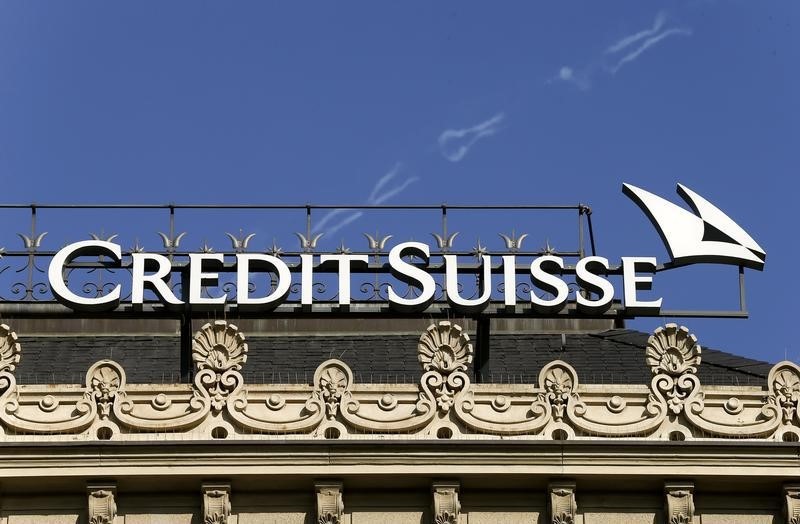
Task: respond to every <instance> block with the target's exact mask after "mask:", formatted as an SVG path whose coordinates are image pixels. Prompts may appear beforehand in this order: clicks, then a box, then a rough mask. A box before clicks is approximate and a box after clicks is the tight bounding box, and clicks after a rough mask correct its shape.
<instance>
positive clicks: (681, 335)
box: [646, 324, 701, 377]
mask: <svg viewBox="0 0 800 524" xmlns="http://www.w3.org/2000/svg"><path fill="white" fill-rule="evenodd" d="M700 353H701V350H700V345H699V344H698V343H697V338H695V336H694V335H692V334H691V333H689V330H688V329H687V328H685V327H683V326H680V327H678V325H677V324H667V325H666V326H664V327H659V328H657V329H656V330H655V331H654V332H653V334H652V335H651V336H650V338H649V339H648V340H647V350H646V355H647V358H646V362H647V365H648V366H649V367H650V371H652V372H653V375H658V374H659V373H666V374H667V375H669V376H671V377H678V376H680V375H683V374H684V373H697V368H698V366H699V365H700Z"/></svg>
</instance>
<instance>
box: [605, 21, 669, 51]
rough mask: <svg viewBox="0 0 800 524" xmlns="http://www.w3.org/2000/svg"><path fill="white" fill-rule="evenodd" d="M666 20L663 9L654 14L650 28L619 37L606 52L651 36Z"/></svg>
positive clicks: (619, 49) (620, 48) (620, 49)
mask: <svg viewBox="0 0 800 524" xmlns="http://www.w3.org/2000/svg"><path fill="white" fill-rule="evenodd" d="M666 21H667V15H666V13H664V12H663V11H662V12H660V13H658V14H657V15H656V19H655V21H654V22H653V27H652V28H650V29H645V30H644V31H639V32H638V33H634V34H632V35H628V36H626V37H623V38H621V39H620V40H618V41H617V42H616V43H615V44H612V45H610V46H609V47H608V49H606V54H609V53H616V52H617V51H622V50H623V49H625V48H626V47H628V46H629V45H631V44H633V43H635V42H638V41H639V40H641V39H642V38H647V37H649V36H653V35H655V34H657V33H658V32H659V31H661V28H662V27H664V22H666Z"/></svg>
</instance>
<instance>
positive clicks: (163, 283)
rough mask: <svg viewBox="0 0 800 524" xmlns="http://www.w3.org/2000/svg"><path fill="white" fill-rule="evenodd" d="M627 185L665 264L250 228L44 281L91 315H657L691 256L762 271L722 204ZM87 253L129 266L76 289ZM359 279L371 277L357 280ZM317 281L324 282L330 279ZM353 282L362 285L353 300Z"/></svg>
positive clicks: (517, 244)
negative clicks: (669, 277)
mask: <svg viewBox="0 0 800 524" xmlns="http://www.w3.org/2000/svg"><path fill="white" fill-rule="evenodd" d="M623 191H624V193H625V194H627V195H628V196H629V197H631V198H632V199H633V200H634V202H636V203H637V204H638V205H639V206H640V207H641V209H642V210H643V211H644V212H645V213H646V214H647V216H649V217H650V219H651V220H652V222H653V224H654V225H655V227H656V228H657V230H658V231H659V233H660V234H661V237H662V239H663V240H664V243H665V246H666V248H667V251H668V252H669V254H670V256H671V261H670V262H667V263H666V264H662V265H659V263H658V262H657V259H656V257H654V256H624V257H621V258H620V259H619V260H615V261H613V262H612V261H610V260H609V259H608V258H606V257H603V256H598V255H596V254H592V255H591V256H585V254H584V253H582V252H580V253H579V254H578V256H577V257H574V258H575V259H576V260H575V262H574V264H570V263H569V262H568V261H567V260H565V257H564V256H560V255H559V254H558V253H557V252H549V251H545V252H543V253H538V254H537V255H536V256H531V255H530V254H523V253H521V250H520V248H521V244H522V241H523V239H524V236H525V235H520V236H519V237H517V236H516V235H512V236H508V235H501V236H502V237H503V240H504V241H505V243H506V245H507V247H508V252H506V253H503V254H492V253H489V252H488V251H487V250H485V249H481V246H480V245H479V247H478V248H477V249H476V251H474V252H473V253H472V255H473V256H472V257H470V260H469V261H465V257H464V256H463V255H462V256H461V257H459V255H458V254H455V253H453V252H451V251H450V250H449V249H448V248H450V247H451V245H452V241H453V238H454V237H455V234H451V235H449V236H448V235H447V232H446V231H445V232H443V234H442V235H438V234H436V235H434V237H435V239H436V242H437V246H438V253H437V252H436V251H435V249H436V248H433V249H432V247H431V246H429V245H428V244H425V243H422V242H416V241H409V242H399V243H396V244H395V245H393V246H391V247H390V248H388V250H387V249H386V245H387V243H388V241H389V239H390V237H389V236H387V237H383V238H375V237H372V236H370V235H367V238H368V240H369V244H370V249H371V250H370V252H364V253H353V252H351V250H349V249H346V248H344V246H342V247H341V248H340V249H339V250H338V251H337V252H335V253H314V252H313V251H314V249H315V248H316V243H317V241H318V240H319V238H320V236H321V234H316V235H313V234H312V231H311V230H310V228H309V230H308V231H307V233H306V234H305V235H303V234H300V233H298V234H297V236H298V238H299V239H300V241H301V246H302V247H303V252H301V253H295V254H288V253H283V252H282V250H280V249H279V248H275V247H274V246H273V249H272V250H271V252H268V253H267V252H264V253H257V252H245V249H246V248H247V243H248V242H249V240H250V239H251V238H252V236H253V235H252V234H251V235H249V236H246V237H243V238H241V239H240V238H237V237H235V236H233V235H230V234H228V236H229V237H230V238H231V239H232V242H233V246H234V248H235V252H233V253H230V254H225V253H214V252H210V251H211V250H204V251H205V252H190V253H186V254H185V255H183V256H181V257H176V256H175V253H174V249H173V250H172V251H169V252H167V253H148V252H144V251H142V250H132V251H131V252H128V253H125V252H123V248H122V246H121V245H120V244H118V243H115V242H113V241H112V240H113V239H114V237H111V238H108V239H106V240H102V239H100V238H97V237H96V236H95V238H93V239H92V240H84V241H79V242H74V243H71V244H69V245H67V246H65V247H64V248H62V249H60V250H58V251H57V252H55V253H54V254H53V255H52V257H51V258H50V261H49V267H48V270H47V280H48V286H49V289H50V290H51V292H52V294H53V297H54V298H55V299H56V300H57V301H59V302H60V303H62V304H64V305H66V306H67V307H69V308H71V309H74V310H87V311H105V310H114V309H117V308H119V307H120V305H123V306H124V305H126V304H127V306H129V307H132V308H141V307H142V306H144V305H145V304H153V303H156V304H159V303H160V304H162V305H164V306H166V307H167V308H178V309H179V308H183V307H186V306H189V307H192V308H199V309H202V308H208V309H215V308H222V307H231V306H232V307H236V308H238V309H239V310H240V311H255V312H269V311H273V310H275V309H277V308H280V307H286V306H294V307H296V308H299V309H300V310H301V311H302V310H309V309H313V308H314V307H316V306H318V305H320V304H324V305H326V306H328V307H333V308H336V309H337V310H338V311H348V310H350V309H351V308H358V307H359V306H363V305H370V306H372V307H375V306H377V307H378V308H383V307H387V308H388V309H389V310H392V311H395V312H399V313H424V312H426V311H428V310H429V308H431V306H432V305H433V304H435V303H436V304H439V305H440V307H442V306H443V307H446V308H450V309H452V310H453V311H455V312H457V313H459V314H477V313H481V312H483V311H484V310H486V309H487V308H488V307H489V306H493V308H494V311H496V312H497V311H500V312H505V313H506V314H520V313H521V314H532V315H542V316H546V315H559V314H563V313H565V312H570V313H571V314H575V315H585V316H602V315H605V314H607V313H608V312H610V311H611V312H613V313H614V314H622V315H625V316H634V315H636V316H656V315H663V314H667V313H666V312H664V311H662V309H661V306H662V302H663V298H662V297H660V296H643V294H642V292H644V291H646V290H649V289H651V288H652V285H653V281H654V277H655V275H656V274H657V271H660V270H665V269H669V268H671V267H675V266H680V265H686V264H693V263H723V264H734V265H738V266H740V267H750V268H755V269H759V270H760V269H762V268H763V266H764V261H765V259H766V253H765V252H764V250H763V249H762V248H761V247H760V246H759V245H758V244H757V243H756V242H755V241H754V240H753V239H752V238H751V237H750V236H749V235H748V234H747V233H746V232H745V231H744V230H743V229H742V228H741V227H740V226H738V225H737V224H736V223H735V222H734V221H733V220H731V219H730V218H729V217H727V216H726V215H725V214H724V213H722V211H720V210H719V209H718V208H716V207H715V206H714V205H712V204H711V203H710V202H708V201H707V200H705V199H704V198H702V197H701V196H699V195H698V194H697V193H694V192H692V191H691V190H690V189H688V188H686V187H685V186H683V185H678V192H679V194H680V195H681V196H682V197H683V198H684V199H685V200H686V201H687V202H688V203H689V205H690V206H691V207H692V208H693V210H694V212H695V213H691V212H689V211H686V210H685V209H683V208H680V207H678V206H676V205H674V204H672V203H671V202H668V201H666V200H664V199H662V198H660V197H658V196H656V195H654V194H652V193H649V192H647V191H645V190H643V189H640V188H637V187H635V186H632V185H629V184H625V185H624V186H623ZM581 213H583V210H581ZM161 235H162V237H163V239H164V245H165V247H168V246H170V242H171V243H172V247H173V248H174V247H177V245H178V243H179V242H180V237H181V236H182V235H178V236H177V237H176V239H174V240H173V239H171V238H170V237H167V236H166V235H164V234H163V233H162V234H161ZM26 238H27V237H26ZM40 240H41V238H39V239H37V241H40ZM87 260H89V261H94V262H95V263H96V264H95V265H94V266H92V267H93V271H99V272H104V271H105V272H110V271H115V270H117V269H124V270H125V271H123V272H121V274H122V275H125V277H124V278H123V277H121V276H120V273H114V275H115V276H113V277H111V276H109V277H107V278H106V279H105V282H104V283H103V284H101V285H100V286H99V287H97V286H95V288H94V290H95V292H94V293H87V292H86V289H85V288H82V289H79V290H77V289H75V288H74V285H73V286H71V285H70V284H71V283H70V275H71V273H72V271H74V270H75V269H76V268H78V267H82V266H81V263H84V264H85V263H86V261H87ZM356 275H362V276H363V275H368V276H369V277H374V279H373V280H372V282H366V281H363V280H362V281H361V282H356ZM459 275H461V276H460V277H459ZM177 276H179V278H176V277H177ZM226 278H227V279H228V280H227V281H226V282H224V283H221V279H222V280H225V279H226ZM319 278H324V279H327V284H326V283H321V282H320V281H319V280H318V279H319ZM380 278H383V279H385V280H383V281H379V279H380ZM362 279H363V277H362ZM259 282H261V283H266V284H264V285H259ZM615 282H616V285H615ZM328 284H329V285H330V286H332V287H333V286H335V289H336V293H335V295H333V296H332V297H329V298H327V299H321V298H320V297H319V296H318V294H317V293H315V290H318V289H319V287H320V286H323V287H324V286H326V285H328ZM354 284H356V286H357V290H358V291H359V292H358V296H356V297H354V293H353V290H354ZM670 314H675V312H670Z"/></svg>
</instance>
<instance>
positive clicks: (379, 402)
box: [0, 321, 800, 441]
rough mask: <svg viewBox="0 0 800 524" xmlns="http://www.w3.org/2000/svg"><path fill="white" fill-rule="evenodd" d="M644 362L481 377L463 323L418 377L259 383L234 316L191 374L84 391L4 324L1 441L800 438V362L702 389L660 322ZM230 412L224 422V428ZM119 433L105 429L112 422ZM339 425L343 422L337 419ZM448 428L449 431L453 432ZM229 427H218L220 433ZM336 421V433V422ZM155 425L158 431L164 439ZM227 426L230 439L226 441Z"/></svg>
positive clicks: (118, 375) (204, 340) (96, 368)
mask: <svg viewBox="0 0 800 524" xmlns="http://www.w3.org/2000/svg"><path fill="white" fill-rule="evenodd" d="M643 350H644V351H645V352H646V357H645V361H646V364H647V365H648V366H649V367H650V369H651V371H652V372H653V373H654V376H653V378H652V381H651V382H650V384H649V385H637V384H630V385H625V386H623V385H615V386H613V387H610V388H608V389H605V388H604V387H598V386H597V385H589V386H585V385H583V384H582V383H580V381H579V377H578V372H579V370H575V369H574V368H573V367H572V366H570V365H569V364H568V363H567V362H564V361H560V360H556V361H553V362H550V363H549V364H547V365H545V366H544V367H543V368H542V369H541V370H540V372H539V376H538V381H537V382H536V383H535V384H529V385H521V384H481V385H480V386H479V387H475V386H472V385H471V383H470V380H469V376H468V375H467V370H468V366H469V364H470V362H471V361H472V353H473V349H472V346H471V344H470V342H469V338H468V337H467V335H466V334H464V333H463V330H462V329H461V328H460V327H459V326H456V325H454V324H451V323H450V322H439V323H437V324H433V325H431V326H430V327H429V328H428V329H427V330H425V332H424V333H423V334H422V336H421V337H420V341H419V344H418V347H417V351H418V360H419V363H420V366H421V368H422V370H423V374H422V377H421V378H420V381H419V383H417V384H357V383H355V381H354V377H353V373H352V371H351V370H350V368H349V366H348V365H347V364H346V363H345V362H342V361H341V360H337V359H331V360H328V361H325V362H323V363H321V364H320V365H319V367H318V368H317V370H316V372H315V373H314V378H313V381H312V383H311V384H310V385H306V384H292V385H282V384H248V385H247V387H244V386H245V385H244V379H243V377H242V374H241V373H240V370H241V369H242V367H243V366H244V365H245V363H246V358H247V344H246V343H245V338H244V335H242V333H241V332H240V331H239V330H238V328H236V326H233V325H231V324H228V323H227V322H224V321H217V322H214V323H209V324H206V325H205V326H203V328H202V329H201V330H200V331H198V333H197V335H196V336H195V339H194V345H193V359H194V361H195V363H196V366H197V370H198V372H197V374H196V375H195V380H194V382H193V383H191V384H169V385H167V384H164V385H159V386H158V387H154V386H151V385H145V384H128V383H127V381H126V376H125V371H124V370H123V368H122V367H121V366H120V365H119V364H118V363H116V362H113V361H111V360H102V361H100V362H97V363H96V364H94V365H93V366H91V367H90V368H89V370H88V372H87V375H86V381H85V387H84V388H82V389H81V388H76V387H74V386H70V385H57V384H56V385H48V386H46V387H44V386H36V385H22V386H19V385H17V384H16V380H15V377H14V374H13V371H14V369H15V367H16V365H17V364H18V362H19V360H20V355H21V352H20V347H19V343H18V342H17V339H16V335H14V334H13V331H11V329H10V328H8V326H0V426H2V428H3V430H4V432H5V436H4V435H3V432H2V431H0V440H2V439H6V438H10V437H8V435H11V434H15V438H16V439H17V440H19V439H20V438H21V436H22V435H24V437H22V438H24V439H29V440H31V441H35V440H37V439H39V440H48V441H53V440H59V439H63V440H68V439H70V438H74V435H77V434H82V435H85V436H86V437H87V438H90V439H91V438H101V436H100V433H102V434H103V435H105V438H109V437H108V435H109V434H110V435H112V437H113V438H114V439H115V440H148V439H154V438H160V439H168V440H169V439H185V438H187V434H188V433H189V432H191V435H192V437H190V438H212V436H213V437H214V438H225V436H227V435H232V434H242V435H248V437H249V438H264V439H267V438H269V434H287V435H291V436H292V438H309V439H312V438H350V437H360V436H362V435H365V434H367V435H381V438H398V439H400V438H407V436H408V435H418V436H424V437H427V438H445V437H443V435H445V436H446V435H449V436H453V434H457V433H462V434H476V435H480V436H481V438H502V437H504V436H509V435H521V436H529V437H531V438H537V439H540V438H545V439H547V438H559V439H563V438H569V439H572V438H578V439H580V438H616V437H628V436H636V437H638V438H650V439H666V438H671V437H672V436H674V435H678V434H680V436H681V437H682V438H687V439H691V438H695V437H702V438H713V437H717V438H736V439H769V440H787V441H796V440H798V439H800V415H798V411H799V406H798V403H799V402H800V367H798V366H797V365H796V364H793V363H791V362H781V363H779V364H776V365H775V366H774V367H773V369H772V371H771V372H770V373H769V376H768V379H767V383H766V384H765V386H764V387H756V386H741V387H737V388H730V387H714V386H710V387H709V386H702V385H701V384H700V381H699V379H698V377H697V375H696V374H695V372H696V371H697V366H699V364H700V348H699V346H698V345H697V342H696V339H695V338H694V336H693V335H691V334H689V332H688V330H686V329H685V328H679V327H677V326H675V325H674V324H670V325H667V326H665V327H664V328H659V329H657V330H656V331H655V333H654V334H653V336H652V337H650V340H649V342H648V347H647V348H646V349H645V348H643ZM220 415H222V419H223V420H224V421H225V424H226V428H225V431H223V432H220V431H219V430H218V428H219V426H220V418H221V417H220ZM100 424H102V425H103V427H107V428H109V429H110V431H111V433H109V432H108V431H104V432H100V433H98V431H97V429H98V427H99V425H100ZM332 428H333V429H332ZM442 428H447V431H440V430H441V429H442ZM215 430H216V433H214V434H213V435H212V432H213V431H215ZM328 430H330V431H328ZM155 434H157V435H158V436H157V437H156V436H155ZM220 435H223V436H222V437H220Z"/></svg>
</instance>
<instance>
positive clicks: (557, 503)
mask: <svg viewBox="0 0 800 524" xmlns="http://www.w3.org/2000/svg"><path fill="white" fill-rule="evenodd" d="M547 492H548V499H547V509H548V512H549V513H550V523H551V524H574V523H575V514H576V513H577V512H578V504H577V502H576V501H575V482H572V481H556V482H551V483H550V484H549V485H548V486H547Z"/></svg>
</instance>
